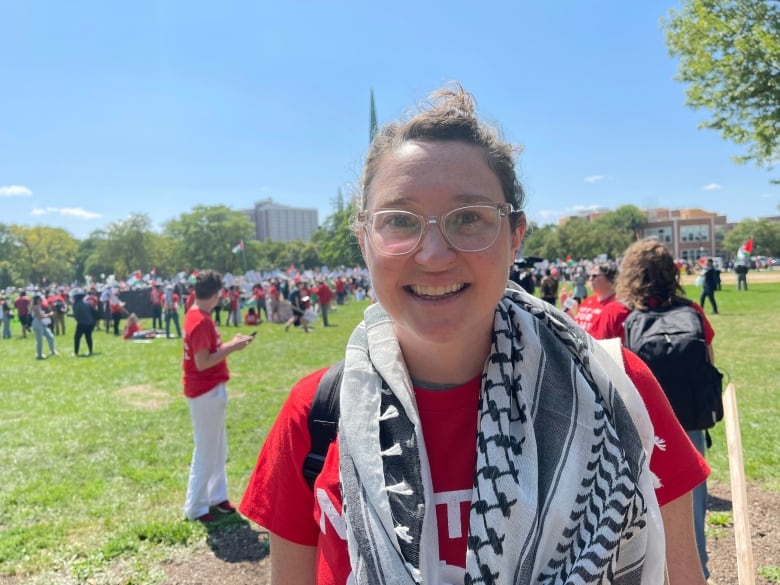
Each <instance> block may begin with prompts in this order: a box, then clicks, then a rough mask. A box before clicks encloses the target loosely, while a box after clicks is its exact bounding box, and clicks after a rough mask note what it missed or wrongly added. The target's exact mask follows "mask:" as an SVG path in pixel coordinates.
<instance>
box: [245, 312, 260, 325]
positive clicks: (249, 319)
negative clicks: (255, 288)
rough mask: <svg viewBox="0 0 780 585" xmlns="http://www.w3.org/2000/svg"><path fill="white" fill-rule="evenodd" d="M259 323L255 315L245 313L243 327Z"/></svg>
mask: <svg viewBox="0 0 780 585" xmlns="http://www.w3.org/2000/svg"><path fill="white" fill-rule="evenodd" d="M259 322H260V318H259V317H258V315H257V313H255V314H254V315H253V314H252V313H247V314H246V315H244V325H257V324H258V323H259Z"/></svg>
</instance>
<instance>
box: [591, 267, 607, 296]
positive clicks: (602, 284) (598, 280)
mask: <svg viewBox="0 0 780 585" xmlns="http://www.w3.org/2000/svg"><path fill="white" fill-rule="evenodd" d="M588 279H589V280H590V287H591V288H592V289H593V293H594V294H596V295H598V296H600V297H603V296H605V295H607V294H609V293H611V292H612V290H613V283H612V282H610V280H609V279H608V278H607V277H606V276H604V275H603V274H602V273H601V271H599V270H598V269H596V268H594V269H592V270H591V271H590V276H589V277H588Z"/></svg>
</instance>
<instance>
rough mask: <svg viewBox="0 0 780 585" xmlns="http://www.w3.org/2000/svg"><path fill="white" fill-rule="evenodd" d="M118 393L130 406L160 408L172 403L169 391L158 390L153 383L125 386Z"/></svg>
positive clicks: (144, 408)
mask: <svg viewBox="0 0 780 585" xmlns="http://www.w3.org/2000/svg"><path fill="white" fill-rule="evenodd" d="M116 395H117V396H118V397H119V398H120V399H121V400H124V401H125V402H126V403H127V404H129V405H130V406H133V407H135V408H139V409H142V410H160V409H162V408H166V407H167V406H168V405H169V404H170V403H171V397H170V395H169V394H168V393H167V392H163V391H162V390H158V389H157V388H155V387H154V386H152V385H151V384H139V385H138V386H125V387H124V388H120V389H119V390H117V391H116Z"/></svg>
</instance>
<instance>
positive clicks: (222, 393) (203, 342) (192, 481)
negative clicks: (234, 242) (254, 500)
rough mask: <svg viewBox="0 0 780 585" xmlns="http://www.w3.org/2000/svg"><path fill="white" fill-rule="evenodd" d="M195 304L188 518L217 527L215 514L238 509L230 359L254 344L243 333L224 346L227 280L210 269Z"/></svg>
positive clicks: (188, 355) (188, 350) (187, 369)
mask: <svg viewBox="0 0 780 585" xmlns="http://www.w3.org/2000/svg"><path fill="white" fill-rule="evenodd" d="M194 290H195V302H194V304H193V306H192V308H191V309H190V310H189V311H187V314H186V316H185V317H184V341H183V344H182V346H183V350H184V356H183V359H182V370H183V375H182V382H183V386H184V396H185V397H186V398H187V404H188V406H189V409H190V418H191V420H192V431H193V439H194V443H195V446H194V449H193V452H192V463H191V465H190V475H189V481H188V483H187V495H186V498H185V502H184V515H185V516H186V517H187V519H188V520H198V521H200V522H204V523H208V522H213V521H214V520H215V517H214V516H213V515H212V514H211V510H214V511H216V512H218V513H223V514H232V513H234V512H235V511H236V508H235V506H233V504H232V503H231V502H230V500H229V499H228V491H227V473H226V471H225V463H226V462H227V431H226V429H225V412H226V408H227V387H226V383H227V381H228V380H229V379H230V373H229V371H228V366H227V359H226V358H227V356H229V355H230V354H231V353H233V352H234V351H240V350H242V349H244V348H245V347H246V346H247V345H249V344H250V343H251V341H252V340H253V339H254V336H252V335H244V334H243V333H237V334H236V335H235V336H234V337H233V339H231V340H230V341H228V342H227V343H222V339H221V338H220V336H219V331H218V330H217V326H216V325H215V324H214V321H213V320H212V318H211V311H212V310H213V309H214V307H215V306H216V304H217V303H218V302H219V299H220V291H221V290H222V276H221V275H220V274H219V273H218V272H215V271H213V270H204V271H202V272H200V273H199V274H198V276H197V277H196V280H195V287H194Z"/></svg>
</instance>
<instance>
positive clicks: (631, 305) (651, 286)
mask: <svg viewBox="0 0 780 585" xmlns="http://www.w3.org/2000/svg"><path fill="white" fill-rule="evenodd" d="M616 291H617V298H618V301H620V302H616V303H611V304H610V305H609V306H608V307H606V308H605V309H604V311H603V312H602V313H601V315H600V316H599V318H598V325H597V326H595V327H594V330H595V332H596V333H594V334H595V335H597V336H601V338H603V339H606V338H611V337H619V338H620V339H623V340H624V343H625V345H626V347H628V348H629V349H630V350H632V351H635V352H637V353H639V355H640V357H642V358H643V360H644V361H645V362H646V363H647V364H648V366H649V367H650V369H651V371H653V374H654V375H655V376H656V378H657V379H658V381H659V383H660V384H661V387H662V388H663V389H664V391H665V392H666V394H667V397H668V398H669V400H670V401H671V403H672V406H673V407H674V409H675V413H676V414H677V417H678V419H679V420H680V423H681V424H682V426H683V428H685V429H686V433H687V434H688V437H689V438H690V440H691V442H692V443H693V445H694V446H695V447H696V449H697V450H698V451H699V453H701V455H702V457H703V456H704V455H705V453H706V450H707V446H708V445H707V442H708V441H707V437H708V435H707V432H706V429H707V428H709V427H711V426H712V425H713V424H714V423H715V422H716V421H715V420H713V419H710V420H709V421H708V420H706V417H707V416H711V414H710V413H711V412H712V411H713V407H712V405H711V404H710V403H709V400H708V399H707V395H710V396H711V395H712V393H713V392H715V393H716V394H717V393H718V389H717V386H718V383H719V381H720V380H719V379H718V374H717V373H716V371H715V368H714V363H715V356H714V353H713V351H712V340H713V338H714V337H715V331H714V330H713V328H712V325H711V324H710V322H709V320H708V319H707V317H706V316H705V314H704V310H703V309H702V308H701V306H699V305H697V304H696V303H694V302H693V301H690V300H688V299H687V298H686V296H685V290H684V289H683V288H682V286H681V284H680V271H679V269H678V268H677V265H676V264H675V262H674V257H673V256H672V254H671V252H670V251H669V250H668V249H667V248H666V246H664V245H663V244H662V243H661V242H659V241H658V240H655V239H646V240H640V241H638V242H635V243H634V244H632V245H631V246H629V247H628V249H627V250H626V251H625V253H624V255H623V260H622V262H621V264H620V271H619V273H618V277H617V282H616ZM672 312H674V314H672ZM659 315H662V316H664V317H665V318H666V320H667V321H668V323H669V325H663V323H660V324H658V325H655V326H654V329H656V330H658V331H657V332H656V334H657V336H659V337H662V338H664V339H667V340H670V339H671V340H679V342H677V341H675V342H673V343H671V347H669V346H667V345H661V344H659V343H657V342H651V341H650V339H649V335H650V331H651V326H652V324H651V323H650V322H649V321H648V318H653V319H655V318H657V316H659ZM639 319H641V322H639ZM660 327H667V328H669V329H670V330H669V331H664V330H659V328H660ZM683 341H684V343H683ZM645 347H646V349H645ZM652 348H660V349H661V351H662V354H663V355H658V356H656V358H654V357H653V353H652ZM700 384H704V385H706V386H707V387H702V386H700ZM713 388H714V390H713ZM696 389H701V391H702V393H703V395H702V396H699V395H698V393H696V392H694V390H696ZM708 390H709V391H708ZM715 399H716V400H717V397H716V398H715ZM721 413H722V410H721ZM702 417H705V420H702ZM693 512H694V527H695V531H696V543H697V547H698V552H699V560H700V562H701V566H702V570H703V571H704V574H705V576H706V577H709V569H708V568H707V543H706V536H705V530H704V524H705V521H704V520H705V514H706V512H707V482H706V481H702V482H701V483H700V484H699V485H698V486H697V487H696V488H695V489H694V491H693Z"/></svg>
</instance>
